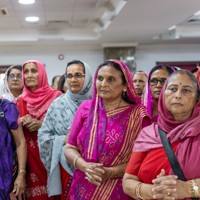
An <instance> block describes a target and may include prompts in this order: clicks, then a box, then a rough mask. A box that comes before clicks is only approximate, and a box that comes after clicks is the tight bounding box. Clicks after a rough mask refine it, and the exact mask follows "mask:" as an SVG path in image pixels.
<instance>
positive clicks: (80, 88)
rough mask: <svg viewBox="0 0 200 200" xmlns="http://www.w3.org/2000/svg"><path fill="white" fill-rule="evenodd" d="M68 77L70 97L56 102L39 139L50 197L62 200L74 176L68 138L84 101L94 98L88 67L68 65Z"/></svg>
mask: <svg viewBox="0 0 200 200" xmlns="http://www.w3.org/2000/svg"><path fill="white" fill-rule="evenodd" d="M65 77H66V82H67V87H68V90H67V93H65V94H63V95H62V96H60V97H59V98H57V99H56V100H55V101H53V103H52V104H51V106H50V107H49V109H48V111H47V114H46V117H45V119H44V121H43V124H42V127H41V128H40V129H39V135H38V144H39V149H40V157H41V159H42V162H43V163H44V165H45V167H46V169H47V171H48V187H47V189H48V195H49V196H54V195H60V194H62V195H61V197H60V198H61V199H65V198H66V193H67V189H68V187H67V185H68V186H69V181H70V175H69V174H71V175H72V169H71V168H70V167H69V166H68V165H67V163H66V159H65V157H64V152H63V147H64V144H65V140H66V136H67V134H68V133H69V130H70V127H71V124H72V121H73V118H74V114H75V112H76V110H77V108H78V107H79V105H80V104H81V103H82V101H84V100H86V99H89V98H90V97H91V86H92V75H91V73H90V70H89V66H88V65H87V64H86V63H85V62H82V61H80V60H74V61H71V62H69V63H68V64H67V67H66V73H65ZM60 171H61V172H60ZM60 173H61V176H60V175H59V174H60ZM61 183H62V184H61ZM61 185H62V188H61Z"/></svg>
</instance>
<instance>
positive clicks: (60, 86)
mask: <svg viewBox="0 0 200 200" xmlns="http://www.w3.org/2000/svg"><path fill="white" fill-rule="evenodd" d="M64 84H65V74H63V75H61V76H60V78H59V81H58V89H57V90H59V91H61V92H62V93H64V92H65V91H64V90H63V86H64Z"/></svg>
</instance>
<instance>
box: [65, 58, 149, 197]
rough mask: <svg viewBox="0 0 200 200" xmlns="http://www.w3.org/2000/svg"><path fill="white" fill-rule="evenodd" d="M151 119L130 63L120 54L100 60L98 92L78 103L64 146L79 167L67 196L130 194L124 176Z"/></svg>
mask: <svg viewBox="0 0 200 200" xmlns="http://www.w3.org/2000/svg"><path fill="white" fill-rule="evenodd" d="M149 124H150V119H149V116H148V114H147V112H146V110H145V108H144V106H143V105H141V104H140V99H139V97H138V96H137V94H136V92H135V90H134V87H133V78H132V74H131V73H130V71H129V69H128V67H127V66H126V65H125V64H124V63H122V62H120V61H118V60H108V61H106V62H104V63H103V64H101V65H100V66H99V67H98V69H97V71H96V74H95V78H94V87H93V98H92V99H91V100H87V101H84V102H83V103H82V104H81V105H80V107H79V108H78V110H77V112H76V115H75V118H74V121H73V124H72V127H71V130H70V133H69V138H68V144H67V145H66V149H65V156H66V158H67V159H68V161H69V162H70V163H71V164H72V165H73V166H74V167H75V168H76V169H75V171H74V174H73V180H72V185H71V187H70V190H69V193H68V199H70V200H82V199H84V200H86V199H88V200H90V199H94V200H96V199H102V200H108V199H109V200H118V199H120V200H121V199H123V200H127V199H130V198H129V197H128V196H127V195H126V194H125V193H124V192H123V189H122V177H123V174H124V171H125V167H126V165H127V162H128V160H129V158H130V155H131V151H132V148H133V144H134V140H135V138H136V137H137V135H138V133H139V131H140V130H141V129H142V127H144V126H146V125H149Z"/></svg>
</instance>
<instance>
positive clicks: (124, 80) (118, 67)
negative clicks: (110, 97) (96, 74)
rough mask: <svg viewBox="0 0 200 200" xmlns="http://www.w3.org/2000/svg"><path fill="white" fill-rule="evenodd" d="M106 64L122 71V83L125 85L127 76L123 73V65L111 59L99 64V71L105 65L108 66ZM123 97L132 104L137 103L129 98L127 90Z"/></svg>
mask: <svg viewBox="0 0 200 200" xmlns="http://www.w3.org/2000/svg"><path fill="white" fill-rule="evenodd" d="M106 65H109V66H111V67H114V68H115V69H116V70H118V71H120V72H121V73H122V75H121V78H122V83H123V85H124V86H125V85H126V84H127V82H126V78H125V76H124V73H123V71H122V69H121V67H120V66H119V65H118V64H117V63H115V62H113V61H110V60H108V61H105V62H104V63H102V64H101V65H99V67H98V71H99V69H101V68H102V67H103V66H106ZM116 89H117V88H116ZM122 99H123V100H124V101H126V102H127V103H130V104H134V103H135V102H132V101H130V100H129V98H128V96H127V94H126V92H125V93H124V94H122Z"/></svg>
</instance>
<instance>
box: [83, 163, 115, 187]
mask: <svg viewBox="0 0 200 200" xmlns="http://www.w3.org/2000/svg"><path fill="white" fill-rule="evenodd" d="M111 173H112V171H111V170H110V169H109V168H108V167H104V166H103V164H101V163H87V166H86V169H85V175H86V177H85V178H86V179H87V180H88V181H89V182H90V183H92V184H95V185H96V186H99V185H100V184H101V183H103V182H105V181H106V180H107V179H109V178H110V177H111Z"/></svg>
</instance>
